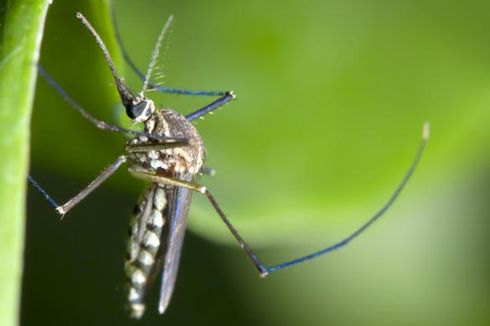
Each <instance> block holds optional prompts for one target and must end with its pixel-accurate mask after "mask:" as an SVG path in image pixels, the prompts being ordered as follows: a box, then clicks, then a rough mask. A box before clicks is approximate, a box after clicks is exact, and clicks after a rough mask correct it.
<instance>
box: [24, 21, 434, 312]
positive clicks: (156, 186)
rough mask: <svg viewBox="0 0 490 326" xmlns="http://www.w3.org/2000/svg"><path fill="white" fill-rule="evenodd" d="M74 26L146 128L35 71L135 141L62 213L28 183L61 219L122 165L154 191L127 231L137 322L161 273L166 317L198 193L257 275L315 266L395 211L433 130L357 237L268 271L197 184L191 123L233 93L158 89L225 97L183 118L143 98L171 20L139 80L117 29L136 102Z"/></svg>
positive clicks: (198, 158) (199, 149)
mask: <svg viewBox="0 0 490 326" xmlns="http://www.w3.org/2000/svg"><path fill="white" fill-rule="evenodd" d="M77 18H78V19H80V20H81V23H82V24H83V25H84V26H85V27H86V28H87V30H88V31H89V32H90V33H91V34H92V36H93V37H94V38H95V41H96V42H97V44H98V46H99V47H100V49H101V50H102V53H103V55H104V58H105V60H106V62H107V64H108V66H109V69H110V71H111V73H112V76H113V78H114V81H115V84H116V87H117V91H118V93H119V95H120V98H121V102H122V104H123V106H124V107H125V109H126V114H127V116H128V117H129V118H131V119H132V120H133V121H134V122H135V123H139V124H142V125H143V131H135V130H130V129H124V128H121V127H118V126H113V125H110V124H107V123H105V122H103V121H100V120H98V119H96V118H94V117H93V116H92V115H90V114H89V113H88V112H87V111H85V109H83V108H82V107H81V106H80V105H79V104H78V103H77V102H76V101H75V100H74V99H72V98H71V97H70V96H69V95H68V94H67V93H66V92H65V91H64V90H63V89H62V88H61V86H60V85H58V84H57V83H56V82H55V80H54V79H53V78H52V77H51V76H50V75H48V73H47V72H46V71H45V70H44V69H43V68H42V67H40V66H39V68H38V71H39V73H40V75H42V76H43V77H44V78H45V79H46V80H47V81H48V83H50V84H51V85H52V86H53V87H54V88H55V89H56V90H57V91H58V92H59V93H60V94H61V95H62V97H63V98H64V99H65V100H66V101H67V102H68V103H69V104H70V105H71V106H72V107H73V108H74V109H75V110H77V111H78V112H79V113H80V114H81V115H82V116H83V117H84V118H86V119H87V120H89V121H90V122H91V123H93V124H94V125H95V126H96V127H98V128H100V129H102V130H107V131H114V132H119V133H122V134H125V135H127V136H130V137H131V138H130V139H129V140H128V141H127V143H126V145H125V146H124V154H122V155H120V156H119V157H117V159H116V160H115V161H114V162H113V163H112V164H110V165H109V166H108V167H106V168H105V169H104V170H103V171H102V172H101V173H100V174H99V175H98V176H97V177H96V178H95V179H94V180H93V181H92V182H91V183H89V185H88V186H87V187H86V188H84V189H83V190H82V191H80V192H79V193H78V194H77V195H75V196H74V197H73V198H71V199H70V200H68V201H67V202H65V203H64V204H62V205H58V203H57V202H56V201H55V200H54V199H53V198H52V197H51V196H50V195H49V194H48V193H47V192H46V191H45V190H44V189H43V188H42V187H41V186H40V185H39V184H38V183H37V182H36V181H35V180H34V179H33V178H32V177H31V176H29V177H28V181H29V182H30V183H31V185H32V186H33V187H34V188H35V189H36V190H37V191H39V192H40V193H41V194H42V196H43V197H44V198H45V199H46V200H47V201H48V203H49V204H50V206H52V207H53V208H54V209H55V210H56V212H57V213H58V214H59V215H61V217H63V216H64V215H65V214H66V213H68V212H69V211H70V210H71V209H72V208H73V207H75V206H76V205H77V204H79V203H80V202H81V201H82V200H83V199H84V198H86V197H87V196H88V195H89V194H90V193H92V192H93V191H94V190H95V189H96V188H98V187H99V186H100V185H101V184H102V183H103V182H104V181H105V180H107V179H108V178H109V177H110V176H111V175H112V174H113V173H114V172H115V171H116V170H117V169H118V168H119V167H121V166H122V165H123V164H125V163H127V164H128V165H129V168H128V170H129V172H130V174H131V175H133V176H134V177H136V178H139V179H143V180H145V181H147V182H149V187H148V188H147V189H146V191H145V192H144V193H143V195H142V197H141V198H140V200H139V202H138V204H137V205H136V207H135V209H134V214H133V218H132V220H131V223H130V236H129V246H128V255H127V260H126V264H125V271H126V275H127V279H128V287H127V288H128V291H127V300H128V307H129V310H130V315H131V317H133V318H136V319H139V318H141V317H142V316H143V314H144V311H145V298H146V296H147V293H148V289H149V286H150V284H151V283H152V282H153V281H154V280H155V278H156V277H157V276H158V274H159V273H160V272H161V285H160V286H161V288H160V299H159V303H158V311H159V313H161V314H163V313H164V312H165V310H166V309H167V307H168V304H169V301H170V298H171V295H172V292H173V289H174V285H175V281H176V277H177V270H178V266H179V260H180V254H181V249H182V243H183V240H184V234H185V229H186V224H187V213H188V210H189V206H190V203H191V196H192V193H193V192H199V193H201V194H203V195H204V196H206V198H207V199H208V201H209V202H210V204H211V206H212V207H213V208H214V210H215V211H216V212H217V214H218V216H219V217H220V218H221V220H222V221H223V222H224V223H225V225H226V227H227V228H228V229H229V231H230V232H231V234H232V236H233V237H234V238H235V240H236V241H237V242H238V244H239V246H240V247H241V248H242V250H243V251H244V253H245V254H246V256H247V257H248V259H249V260H250V261H251V262H252V263H253V265H254V266H255V268H256V270H257V271H258V273H259V275H260V276H261V277H266V276H268V275H270V274H271V273H273V272H276V271H279V270H282V269H285V268H288V267H291V266H294V265H298V264H301V263H304V262H306V261H309V260H312V259H315V258H317V257H319V256H322V255H325V254H327V253H329V252H332V251H334V250H337V249H339V248H341V247H343V246H345V245H347V244H348V243H349V242H350V241H351V240H353V239H354V238H356V237H358V236H359V235H360V234H361V233H362V232H364V231H365V230H366V229H367V228H368V227H369V226H370V225H371V224H373V223H374V222H375V221H376V220H378V219H379V218H380V217H381V216H383V215H384V214H385V212H386V211H387V210H388V209H389V208H390V207H391V206H392V205H393V203H394V202H395V200H396V199H397V198H398V196H399V195H400V193H401V191H402V190H403V188H404V187H405V186H406V184H407V182H408V181H409V179H410V178H411V176H412V174H413V173H414V171H415V169H416V167H417V165H418V163H419V161H420V158H421V157H422V154H423V152H424V149H425V147H426V144H427V141H428V139H429V124H428V123H425V124H424V126H423V132H422V139H421V142H420V146H419V148H418V151H417V153H416V155H415V158H414V160H413V162H412V164H411V165H410V167H409V169H408V170H407V172H406V174H405V176H404V177H403V179H402V181H401V182H400V183H399V185H398V186H397V188H396V189H395V191H394V192H393V193H392V195H391V196H390V197H389V199H388V200H387V201H386V202H385V204H384V205H383V206H382V208H381V209H380V210H379V211H378V212H377V213H376V214H374V215H373V216H372V217H371V218H370V219H368V220H367V221H366V222H365V223H364V224H363V225H361V226H360V227H359V228H358V229H357V230H355V231H354V232H353V233H352V234H350V235H349V236H347V237H346V238H344V239H343V240H341V241H339V242H337V243H335V244H334V245H331V246H328V247H327V248H324V249H321V250H319V251H317V252H313V253H311V254H308V255H305V256H302V257H299V258H296V259H292V260H289V261H286V262H283V263H280V264H277V265H273V266H266V265H265V264H264V263H262V261H261V260H260V258H259V257H258V256H257V255H256V254H255V252H254V251H253V250H252V249H251V247H250V246H249V245H248V244H247V242H245V240H244V239H243V238H242V237H241V236H240V234H239V233H238V231H237V230H236V229H235V227H234V226H233V225H232V223H231V222H230V220H229V219H228V217H227V216H226V215H225V213H224V212H223V210H222V209H221V207H220V206H219V205H218V202H217V201H216V199H215V197H214V196H213V195H212V193H211V192H210V191H209V190H208V188H207V187H206V186H204V185H201V184H200V183H198V181H197V180H198V176H199V175H200V174H201V173H204V174H206V172H209V169H207V168H206V167H205V166H204V165H203V162H204V160H205V156H206V152H205V148H204V144H203V141H202V139H201V136H200V135H199V133H198V132H197V130H196V128H195V127H194V125H193V124H192V121H194V120H195V119H197V118H200V117H202V116H204V115H206V114H208V113H210V112H212V111H214V110H216V109H217V108H219V107H222V106H223V105H225V104H227V103H228V102H230V101H232V100H233V99H234V98H235V95H234V93H233V92H232V91H227V92H192V91H184V90H176V89H171V88H161V89H160V90H161V91H163V92H167V93H180V94H187V95H214V96H216V95H218V96H220V97H219V98H218V99H217V100H215V101H213V102H212V103H210V104H208V105H206V106H204V107H203V108H201V109H199V110H196V111H195V112H193V113H191V114H188V115H186V116H184V115H182V114H180V113H177V112H175V111H173V110H170V109H167V108H161V109H156V107H155V104H154V102H153V101H152V100H151V99H149V98H147V97H146V96H145V92H146V91H148V90H149V89H150V88H151V89H153V88H157V87H156V86H155V85H152V84H151V83H150V78H151V76H152V73H153V70H154V67H155V62H156V59H157V57H158V54H159V49H160V46H161V43H162V41H163V38H164V36H165V34H166V32H167V31H168V29H169V26H170V24H171V22H172V16H171V17H170V18H169V19H168V20H167V22H166V24H165V25H164V27H163V28H162V30H161V32H160V35H159V37H158V40H157V43H156V45H155V48H154V50H153V54H152V57H151V60H150V64H149V67H148V70H147V73H146V75H143V74H141V73H140V72H139V71H138V70H137V68H136V66H135V65H134V64H133V63H132V61H131V59H130V58H129V56H128V55H127V52H126V50H125V49H124V47H123V46H122V42H121V39H120V36H119V33H118V32H117V27H116V37H117V39H118V41H119V42H120V46H121V48H122V50H123V55H124V57H125V59H126V60H127V62H128V63H129V64H130V65H131V67H132V69H133V70H135V72H136V73H137V74H139V76H140V77H142V79H143V88H142V90H141V91H140V92H139V93H138V94H134V93H133V92H132V91H131V90H130V89H129V88H128V87H127V86H126V84H125V83H124V81H123V79H122V78H121V77H120V76H119V74H118V72H117V71H116V68H115V65H114V63H113V60H112V58H111V56H110V54H109V51H108V50H107V47H106V45H105V44H104V42H103V41H102V39H101V38H100V36H99V35H98V33H97V32H96V31H95V29H94V28H93V27H92V25H91V24H90V23H89V22H88V20H87V19H86V18H85V17H84V16H83V15H82V14H81V13H77Z"/></svg>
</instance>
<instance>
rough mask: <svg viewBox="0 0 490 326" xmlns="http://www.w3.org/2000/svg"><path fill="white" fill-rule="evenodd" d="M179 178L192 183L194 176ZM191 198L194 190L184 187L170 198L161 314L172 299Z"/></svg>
mask: <svg viewBox="0 0 490 326" xmlns="http://www.w3.org/2000/svg"><path fill="white" fill-rule="evenodd" d="M177 177H178V178H179V179H180V180H185V181H191V180H192V177H193V175H190V174H187V175H180V176H177ZM191 197H192V190H189V189H186V188H182V187H175V189H174V190H173V192H172V193H171V194H170V196H169V214H168V217H169V221H170V225H169V229H168V237H167V245H166V251H165V254H164V262H163V272H162V285H161V290H160V301H159V303H158V311H159V312H160V313H161V314H163V313H164V312H165V310H166V309H167V306H168V303H169V301H170V297H171V296H172V292H173V290H174V285H175V280H176V278H177V271H178V268H179V261H180V253H181V251H182V244H183V241H184V234H185V229H186V226H187V213H188V211H189V206H190V204H191Z"/></svg>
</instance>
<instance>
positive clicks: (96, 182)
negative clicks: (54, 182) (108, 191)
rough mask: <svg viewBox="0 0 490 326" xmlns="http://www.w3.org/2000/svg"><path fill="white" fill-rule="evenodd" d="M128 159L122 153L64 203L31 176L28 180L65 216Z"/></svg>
mask: <svg viewBox="0 0 490 326" xmlns="http://www.w3.org/2000/svg"><path fill="white" fill-rule="evenodd" d="M126 160H127V157H126V156H124V155H121V156H119V157H118V158H117V160H116V161H115V162H114V163H112V164H111V165H109V166H108V167H107V168H105V169H104V171H102V173H100V174H99V175H98V176H97V178H95V179H94V180H93V181H92V182H91V183H90V184H89V185H88V186H87V187H86V188H85V189H83V190H82V191H80V192H79V193H78V194H77V195H75V196H74V197H73V198H71V199H70V200H68V201H67V202H66V203H64V204H63V205H61V206H60V205H58V204H57V203H56V201H54V200H53V199H52V198H51V197H50V196H49V195H48V193H47V192H46V191H45V190H44V189H43V188H42V187H41V186H40V185H39V184H38V183H37V182H36V181H35V180H34V179H33V178H32V177H31V176H29V178H28V180H29V183H30V184H31V185H32V186H33V187H34V188H35V189H36V190H37V191H38V192H40V193H41V195H42V196H43V197H44V199H46V200H47V201H48V203H49V204H50V205H51V206H52V207H53V208H54V209H55V210H56V212H57V213H58V214H60V215H61V217H63V216H64V215H65V214H66V213H68V211H69V210H70V209H72V208H73V207H74V206H76V205H77V204H78V203H79V202H81V201H82V200H83V199H84V198H85V197H87V196H88V195H89V194H90V193H91V192H92V191H94V190H95V189H97V188H98V187H99V186H100V185H101V184H102V183H103V182H104V181H106V180H107V179H108V178H109V177H110V176H111V175H113V174H114V172H116V170H117V169H118V168H119V167H120V166H121V165H122V164H123V163H125V162H126Z"/></svg>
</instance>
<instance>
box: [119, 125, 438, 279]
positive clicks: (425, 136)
mask: <svg viewBox="0 0 490 326" xmlns="http://www.w3.org/2000/svg"><path fill="white" fill-rule="evenodd" d="M428 140H429V124H428V123H425V124H424V126H423V132H422V140H421V142H420V146H419V149H418V151H417V153H416V154H415V158H414V160H413V162H412V164H411V165H410V167H409V168H408V170H407V172H406V173H405V176H404V177H403V179H402V181H401V182H400V183H399V184H398V186H397V187H396V189H395V191H394V192H393V193H392V194H391V196H390V197H389V198H388V200H387V201H386V202H385V203H384V205H383V206H382V207H381V209H380V210H378V212H376V213H375V214H374V215H373V216H372V217H371V218H369V219H368V220H367V221H366V222H365V223H364V224H363V225H361V226H360V227H359V228H358V229H357V230H355V231H354V232H352V233H351V234H350V235H349V236H347V237H346V238H344V239H343V240H341V241H339V242H337V243H335V244H333V245H331V246H328V247H326V248H324V249H321V250H319V251H316V252H313V253H311V254H308V255H305V256H302V257H299V258H296V259H292V260H289V261H286V262H283V263H280V264H277V265H274V266H271V267H267V266H266V265H264V264H263V263H262V262H261V260H260V259H259V257H258V256H257V255H256V254H255V252H254V251H253V250H252V249H251V248H250V246H249V245H248V244H247V243H246V242H245V240H243V238H242V237H241V236H240V234H239V233H238V231H237V230H236V229H235V227H234V226H233V225H232V224H231V222H230V221H229V220H228V218H227V217H226V215H225V213H224V212H223V210H222V209H221V207H220V206H219V205H218V203H217V202H216V200H215V198H214V196H213V195H212V194H211V192H210V191H209V190H208V189H207V188H206V187H205V186H202V185H200V184H197V183H193V182H187V181H183V180H175V179H171V178H167V177H164V176H159V175H155V174H154V173H152V172H151V171H147V170H144V169H141V168H130V169H129V172H130V173H131V174H133V175H134V176H136V177H138V178H141V179H144V180H147V181H151V182H157V183H163V184H168V185H171V186H174V187H184V188H187V189H191V190H194V191H198V192H200V193H202V194H204V195H206V197H207V198H208V200H209V202H210V203H211V205H213V207H214V209H215V210H216V212H217V213H218V215H219V216H220V218H221V219H222V220H223V222H224V223H225V224H226V226H227V227H228V229H229V230H230V232H231V234H232V235H233V237H234V238H235V239H236V240H237V242H238V244H239V245H240V247H241V248H242V249H243V250H244V251H245V253H246V255H247V256H248V257H249V259H250V260H251V261H252V263H253V264H254V266H255V268H256V269H257V271H258V272H259V274H260V276H261V277H265V276H267V275H269V274H271V273H273V272H276V271H279V270H281V269H285V268H288V267H291V266H294V265H299V264H302V263H305V262H307V261H310V260H313V259H316V258H318V257H320V256H323V255H325V254H327V253H330V252H332V251H335V250H337V249H340V248H342V247H344V246H346V245H347V244H348V243H350V242H351V241H352V240H354V239H355V238H357V237H358V236H359V235H361V234H362V233H363V232H364V231H366V230H367V229H368V228H369V227H370V226H371V225H372V224H373V223H374V222H376V221H377V220H378V219H379V218H380V217H381V216H383V215H384V214H385V213H386V212H387V211H388V209H389V208H390V207H391V206H392V205H393V203H394V202H395V201H396V199H397V198H398V196H399V195H400V193H401V192H402V190H403V189H404V188H405V186H406V185H407V183H408V181H409V180H410V178H411V177H412V175H413V173H414V171H415V169H416V168H417V165H418V163H419V161H420V158H421V157H422V154H423V152H424V149H425V146H426V144H427V141H428Z"/></svg>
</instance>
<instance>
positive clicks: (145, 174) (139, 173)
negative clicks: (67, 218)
mask: <svg viewBox="0 0 490 326" xmlns="http://www.w3.org/2000/svg"><path fill="white" fill-rule="evenodd" d="M129 172H130V173H131V174H132V175H134V176H135V177H137V178H140V179H143V180H146V181H150V182H156V183H163V184H167V185H170V186H175V187H184V188H188V189H190V190H194V191H197V192H200V193H202V194H204V195H206V197H207V198H208V200H209V202H210V203H211V205H213V207H214V209H215V210H216V212H217V213H218V215H219V216H220V217H221V219H222V220H223V222H224V223H225V224H226V226H227V227H228V229H229V230H230V232H231V234H232V235H233V237H234V238H235V239H236V241H237V242H238V244H239V245H240V247H241V248H242V249H243V250H244V251H245V254H246V255H247V256H248V258H249V259H250V260H251V261H252V263H253V264H254V266H255V268H256V269H257V271H258V272H259V274H260V276H261V277H265V276H267V275H268V274H269V270H268V268H267V267H266V266H265V265H264V264H263V263H262V262H261V261H260V259H259V257H258V256H257V255H256V254H255V252H254V251H253V250H252V248H250V246H249V245H248V244H247V243H246V242H245V240H243V238H242V237H241V236H240V234H239V233H238V231H237V230H236V229H235V227H234V226H233V225H232V224H231V222H230V221H229V220H228V218H227V217H226V215H225V213H224V212H223V210H222V209H221V207H220V206H219V205H218V203H217V202H216V200H215V199H214V196H213V195H212V194H211V192H210V191H209V190H208V189H207V188H206V187H205V186H202V185H200V184H197V183H193V182H188V181H184V180H176V179H172V178H167V177H163V176H159V175H154V174H152V173H151V172H150V171H148V170H145V169H142V168H137V167H135V168H129Z"/></svg>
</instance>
